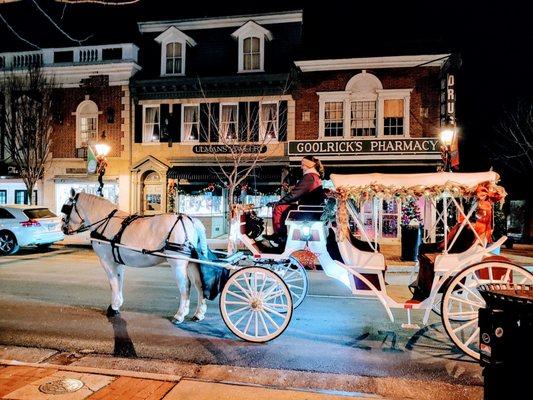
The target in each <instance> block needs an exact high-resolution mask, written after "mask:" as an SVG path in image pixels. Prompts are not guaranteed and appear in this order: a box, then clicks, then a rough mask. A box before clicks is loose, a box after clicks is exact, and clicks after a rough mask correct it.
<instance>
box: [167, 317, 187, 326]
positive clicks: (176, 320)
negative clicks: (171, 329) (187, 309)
mask: <svg viewBox="0 0 533 400" xmlns="http://www.w3.org/2000/svg"><path fill="white" fill-rule="evenodd" d="M183 321H184V319H182V320H181V321H180V320H179V319H177V318H172V321H170V322H172V323H173V324H174V325H179V324H181V323H182V322H183Z"/></svg>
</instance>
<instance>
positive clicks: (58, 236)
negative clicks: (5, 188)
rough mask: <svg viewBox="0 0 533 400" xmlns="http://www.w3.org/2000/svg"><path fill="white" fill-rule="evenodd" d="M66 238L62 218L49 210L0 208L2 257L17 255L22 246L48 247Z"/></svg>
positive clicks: (18, 207)
mask: <svg viewBox="0 0 533 400" xmlns="http://www.w3.org/2000/svg"><path fill="white" fill-rule="evenodd" d="M64 237H65V236H64V235H63V232H62V231H61V218H59V217H58V216H56V215H55V214H54V213H53V212H51V211H50V210H49V209H48V208H45V207H39V206H27V205H18V204H16V205H15V204H12V205H1V206H0V255H7V254H13V253H16V252H17V251H18V249H19V248H20V247H21V246H32V245H36V246H38V247H47V246H49V245H51V244H52V243H54V242H58V241H60V240H63V238H64Z"/></svg>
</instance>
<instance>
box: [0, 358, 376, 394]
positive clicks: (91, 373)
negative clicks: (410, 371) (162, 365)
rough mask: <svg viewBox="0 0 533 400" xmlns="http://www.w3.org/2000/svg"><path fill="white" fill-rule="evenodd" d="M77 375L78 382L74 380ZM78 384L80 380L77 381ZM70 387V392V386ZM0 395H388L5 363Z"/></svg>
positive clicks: (0, 377) (2, 366)
mask: <svg viewBox="0 0 533 400" xmlns="http://www.w3.org/2000/svg"><path fill="white" fill-rule="evenodd" d="M72 380H74V381H72ZM76 384H77V385H76ZM69 388H70V391H69V390H68V389H69ZM0 398H1V399H19V400H49V399H56V398H57V399H62V400H82V399H88V400H106V399H114V400H119V399H125V400H126V399H127V400H130V399H135V400H159V399H165V400H178V399H180V400H181V399H197V400H215V399H216V400H219V399H231V400H241V399H242V400H245V399H254V400H268V399H281V400H285V399H287V400H289V399H290V400H293V399H294V400H326V399H328V400H341V399H361V400H363V399H383V398H382V397H379V396H374V395H364V394H361V395H357V396H351V395H349V394H342V395H335V394H331V393H319V392H312V391H301V390H284V389H276V388H269V387H262V386H256V385H255V386H251V385H243V384H239V383H233V384H228V383H217V382H206V381H202V380H194V379H188V378H182V377H180V376H177V375H161V374H153V373H140V372H130V371H117V370H104V369H94V368H83V367H78V368H76V367H64V366H55V365H50V364H46V365H40V364H23V365H9V364H7V363H6V364H4V365H0Z"/></svg>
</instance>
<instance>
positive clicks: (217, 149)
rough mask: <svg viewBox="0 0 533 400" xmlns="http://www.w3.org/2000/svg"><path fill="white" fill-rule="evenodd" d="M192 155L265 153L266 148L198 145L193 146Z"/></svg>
mask: <svg viewBox="0 0 533 400" xmlns="http://www.w3.org/2000/svg"><path fill="white" fill-rule="evenodd" d="M192 151H193V153H195V154H213V153H216V154H240V153H246V154H248V153H249V154H252V153H266V151H267V147H266V146H261V145H259V144H250V145H248V144H247V145H225V144H198V145H196V146H193V148H192Z"/></svg>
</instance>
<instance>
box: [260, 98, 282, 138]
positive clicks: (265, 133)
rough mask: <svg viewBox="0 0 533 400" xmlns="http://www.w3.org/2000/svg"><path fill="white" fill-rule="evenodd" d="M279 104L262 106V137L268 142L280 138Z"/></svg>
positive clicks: (263, 104)
mask: <svg viewBox="0 0 533 400" xmlns="http://www.w3.org/2000/svg"><path fill="white" fill-rule="evenodd" d="M278 124H279V117H278V103H277V102H276V103H262V104H261V136H262V138H263V139H266V140H273V139H277V137H278V129H279V127H278Z"/></svg>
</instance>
